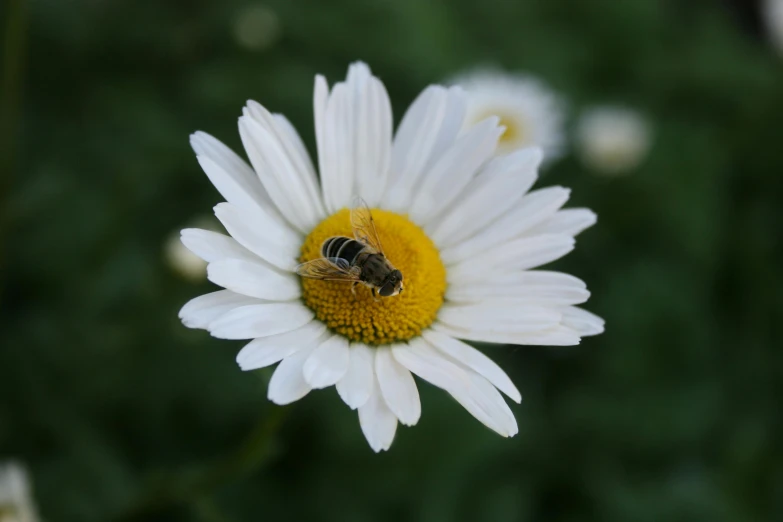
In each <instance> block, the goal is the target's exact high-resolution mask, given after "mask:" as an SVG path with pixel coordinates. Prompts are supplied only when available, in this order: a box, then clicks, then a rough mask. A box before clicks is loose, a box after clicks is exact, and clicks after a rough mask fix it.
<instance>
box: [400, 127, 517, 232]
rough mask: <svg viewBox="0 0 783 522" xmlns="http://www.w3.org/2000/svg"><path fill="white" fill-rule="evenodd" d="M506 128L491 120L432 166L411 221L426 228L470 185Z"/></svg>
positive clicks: (415, 201) (419, 190) (411, 210)
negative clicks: (429, 222)
mask: <svg viewBox="0 0 783 522" xmlns="http://www.w3.org/2000/svg"><path fill="white" fill-rule="evenodd" d="M502 133H503V128H502V127H498V119H497V118H495V117H491V118H487V119H486V120H484V121H482V122H480V123H478V124H477V125H475V126H474V127H473V128H472V129H470V130H469V131H467V132H466V133H465V134H464V135H462V136H461V137H460V138H459V139H458V140H457V141H456V142H455V143H454V144H453V145H452V146H451V147H450V148H449V149H448V150H447V151H446V152H445V153H444V154H443V156H441V158H440V159H439V160H438V161H437V162H436V163H435V164H434V165H433V166H432V168H431V169H430V170H429V171H428V172H427V175H426V176H425V177H424V179H423V180H422V182H421V183H420V184H419V186H418V187H417V189H416V193H415V195H414V198H413V203H412V204H411V205H410V208H409V209H408V213H409V214H410V216H411V219H412V220H413V221H414V222H416V223H421V224H426V223H427V222H428V221H429V220H430V219H432V218H433V217H434V216H437V215H438V214H439V213H440V212H441V211H443V209H445V208H446V207H447V206H448V205H449V204H450V203H451V202H453V201H454V200H455V199H456V198H457V196H459V194H460V192H462V190H463V189H464V188H465V187H466V186H467V185H468V183H470V181H471V180H472V179H473V177H474V176H475V175H476V172H477V171H478V169H479V167H481V165H483V164H484V163H485V162H486V161H487V160H489V159H490V158H491V157H492V153H493V152H494V151H495V146H496V145H497V141H498V138H499V137H500V135H501V134H502Z"/></svg>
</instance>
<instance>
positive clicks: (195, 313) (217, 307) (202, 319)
mask: <svg viewBox="0 0 783 522" xmlns="http://www.w3.org/2000/svg"><path fill="white" fill-rule="evenodd" d="M260 303H262V301H260V300H258V299H255V298H253V297H248V296H246V295H241V294H237V293H234V292H232V291H231V290H218V291H217V292H212V293H210V294H204V295H200V296H198V297H196V298H194V299H191V300H190V301H188V302H187V303H185V306H183V307H182V309H181V310H180V311H179V318H180V319H181V320H182V324H184V325H185V326H187V327H188V328H201V329H206V328H207V326H209V323H211V322H212V321H214V320H215V319H217V318H218V317H220V316H221V315H223V314H225V313H227V312H230V311H231V310H233V309H235V308H239V307H240V306H247V305H251V304H260Z"/></svg>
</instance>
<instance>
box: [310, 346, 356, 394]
mask: <svg viewBox="0 0 783 522" xmlns="http://www.w3.org/2000/svg"><path fill="white" fill-rule="evenodd" d="M349 363H350V351H349V349H348V339H346V338H345V337H343V336H342V335H333V336H331V337H329V338H327V339H325V340H324V341H323V342H322V343H321V344H319V345H318V347H317V348H316V349H315V350H313V353H311V354H310V356H309V357H308V358H307V360H306V361H305V364H304V367H303V369H302V370H303V371H304V378H305V381H307V384H309V385H310V386H311V387H312V388H316V389H318V388H326V387H327V386H332V385H333V384H336V383H337V381H339V380H340V379H342V378H343V377H344V376H345V374H346V373H347V372H348V366H349Z"/></svg>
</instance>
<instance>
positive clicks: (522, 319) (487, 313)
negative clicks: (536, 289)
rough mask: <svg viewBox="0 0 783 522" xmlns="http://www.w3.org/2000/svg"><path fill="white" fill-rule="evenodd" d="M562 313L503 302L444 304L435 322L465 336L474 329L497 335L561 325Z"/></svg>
mask: <svg viewBox="0 0 783 522" xmlns="http://www.w3.org/2000/svg"><path fill="white" fill-rule="evenodd" d="M561 319H562V314H561V313H560V311H559V310H558V309H557V308H547V307H543V306H535V305H517V306H509V305H507V304H505V303H501V304H494V303H491V302H489V303H487V302H481V303H476V304H461V305H458V304H451V303H446V304H444V305H443V307H442V308H441V310H440V314H439V315H438V320H439V321H440V322H441V323H443V324H446V325H449V326H451V327H453V328H458V329H459V330H461V331H462V330H464V331H465V332H466V333H468V332H470V331H471V330H474V329H481V330H484V329H486V330H495V331H497V332H500V333H520V332H535V331H538V330H545V329H547V328H551V327H554V326H556V325H557V324H559V323H560V320H561Z"/></svg>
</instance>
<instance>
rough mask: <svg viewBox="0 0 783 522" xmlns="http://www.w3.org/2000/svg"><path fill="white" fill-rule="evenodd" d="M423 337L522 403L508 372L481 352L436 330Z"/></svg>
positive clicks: (427, 332) (424, 333) (428, 331)
mask: <svg viewBox="0 0 783 522" xmlns="http://www.w3.org/2000/svg"><path fill="white" fill-rule="evenodd" d="M422 337H424V339H426V340H427V341H429V343H430V344H432V345H433V346H434V347H435V348H437V349H438V350H440V351H441V352H443V353H445V354H446V355H448V356H450V357H451V358H452V359H454V360H456V361H457V362H459V363H461V364H462V365H464V366H467V367H468V368H470V369H471V370H473V371H474V372H476V373H478V374H479V375H481V376H482V377H484V378H485V379H487V380H488V381H489V382H490V383H492V385H493V386H494V387H495V388H497V389H499V390H500V391H502V392H503V393H505V394H506V395H508V396H509V397H510V398H511V400H513V401H514V402H516V403H519V402H521V401H522V395H521V394H520V393H519V390H517V387H516V386H514V383H513V382H511V379H510V378H509V377H508V375H506V372H504V371H503V370H502V369H501V368H500V366H498V365H497V364H495V362H494V361H493V360H492V359H490V358H489V357H487V356H486V355H484V354H483V353H481V352H480V351H478V350H476V349H475V348H473V347H472V346H470V345H469V344H465V343H463V342H462V341H459V340H457V339H454V338H453V337H451V336H448V335H446V334H444V333H442V332H437V331H435V330H425V331H424V332H423V333H422Z"/></svg>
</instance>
